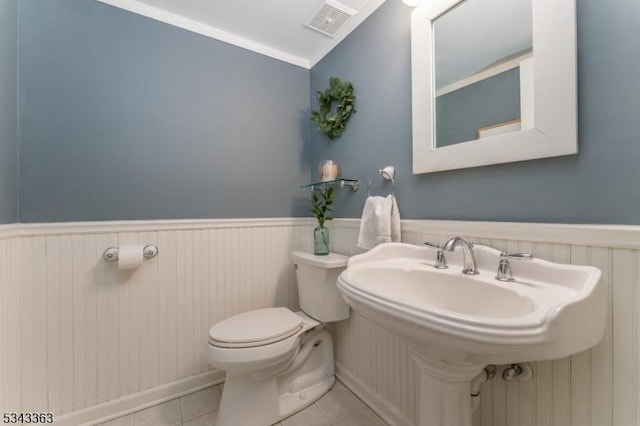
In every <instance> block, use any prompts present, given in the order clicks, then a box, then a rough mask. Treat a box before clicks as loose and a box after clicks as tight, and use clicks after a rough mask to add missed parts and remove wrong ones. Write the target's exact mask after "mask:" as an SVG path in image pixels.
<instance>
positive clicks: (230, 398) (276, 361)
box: [207, 252, 349, 426]
mask: <svg viewBox="0 0 640 426" xmlns="http://www.w3.org/2000/svg"><path fill="white" fill-rule="evenodd" d="M291 257H292V260H293V262H294V264H295V266H296V277H297V281H298V297H299V300H300V307H301V308H302V311H299V312H293V311H291V310H289V309H287V308H284V307H276V308H266V309H259V310H255V311H249V312H244V313H241V314H238V315H235V316H232V317H230V318H227V319H225V320H223V321H221V322H219V323H216V324H214V325H213V327H211V329H210V330H209V344H208V349H207V359H208V361H209V364H210V365H212V366H213V367H216V368H219V369H221V370H224V371H225V372H226V381H225V385H224V389H223V392H222V399H221V401H220V407H219V409H218V416H217V420H216V425H217V426H238V425H242V426H268V425H271V424H273V423H276V422H278V421H279V420H281V419H283V418H285V417H288V416H290V415H291V414H293V413H295V412H297V411H299V410H301V409H303V408H305V407H306V406H308V405H310V404H312V403H313V402H314V401H316V400H317V399H318V398H320V397H321V396H322V395H324V394H325V393H326V392H327V391H328V390H329V389H331V387H332V386H333V384H334V382H335V376H334V372H335V368H334V357H333V342H332V339H331V335H330V333H329V332H328V331H327V330H326V327H325V323H326V322H330V321H340V320H343V319H347V318H348V317H349V308H348V306H347V305H346V303H345V302H344V300H343V299H342V297H341V296H340V295H339V293H338V290H337V286H336V280H337V277H338V275H339V274H340V272H342V271H343V270H344V268H345V267H346V264H347V259H348V258H347V257H346V256H342V255H339V254H335V253H330V254H329V255H328V256H314V255H312V254H309V253H304V252H293V253H292V255H291Z"/></svg>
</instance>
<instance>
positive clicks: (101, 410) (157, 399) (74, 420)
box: [55, 370, 224, 426]
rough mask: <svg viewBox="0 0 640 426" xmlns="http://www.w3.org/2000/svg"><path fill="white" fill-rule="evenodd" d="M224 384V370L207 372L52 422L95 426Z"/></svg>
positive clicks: (73, 413) (58, 424)
mask: <svg viewBox="0 0 640 426" xmlns="http://www.w3.org/2000/svg"><path fill="white" fill-rule="evenodd" d="M223 381H224V372H223V371H220V370H213V371H208V372H206V373H203V374H200V375H198V376H193V377H189V378H188V379H185V380H180V381H178V382H174V383H170V384H168V385H164V386H158V387H156V388H153V389H149V390H147V391H143V392H138V393H135V394H132V395H128V396H125V397H124V398H119V399H116V400H114V401H109V402H105V403H104V404H99V405H94V406H92V407H89V408H86V409H84V410H78V411H74V412H72V413H69V414H65V415H63V416H60V417H57V418H56V421H55V423H56V425H57V426H75V425H83V426H90V425H97V424H100V423H103V422H106V421H109V420H113V419H116V418H118V417H122V416H125V415H127V414H131V413H134V412H136V411H139V410H143V409H145V408H149V407H153V406H154V405H158V404H162V403H163V402H166V401H170V400H172V399H175V398H179V397H181V396H184V395H188V394H190V393H192V392H197V391H199V390H201V389H204V388H207V387H209V386H212V385H215V384H218V383H222V382H223Z"/></svg>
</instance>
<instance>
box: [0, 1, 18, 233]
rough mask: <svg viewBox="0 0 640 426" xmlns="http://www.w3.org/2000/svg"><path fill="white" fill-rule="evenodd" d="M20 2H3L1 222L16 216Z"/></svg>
mask: <svg viewBox="0 0 640 426" xmlns="http://www.w3.org/2000/svg"><path fill="white" fill-rule="evenodd" d="M17 8H18V3H17V0H2V1H0V223H13V222H15V221H16V214H17V211H18V209H17V206H16V204H17V201H18V197H17V182H16V179H17V167H18V163H17V153H16V152H17V144H18V135H17V118H16V114H17V111H16V108H17V106H16V100H17V96H16V88H17V84H18V60H17V58H18V56H17V55H18V52H17V36H18V12H17Z"/></svg>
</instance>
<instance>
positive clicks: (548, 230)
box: [330, 219, 640, 249]
mask: <svg viewBox="0 0 640 426" xmlns="http://www.w3.org/2000/svg"><path fill="white" fill-rule="evenodd" d="M330 226H332V227H336V226H337V227H340V226H342V227H349V228H353V227H355V228H358V227H359V226H360V219H336V220H334V221H333V222H332V224H331V225H330ZM402 231H403V232H424V233H433V234H441V233H443V232H444V233H446V234H448V235H461V236H467V237H476V238H494V239H496V238H497V239H505V240H516V241H535V242H546V243H561V244H575V245H584V246H595V247H613V248H623V249H640V226H638V225H598V224H562V223H526V222H474V221H457V220H403V221H402Z"/></svg>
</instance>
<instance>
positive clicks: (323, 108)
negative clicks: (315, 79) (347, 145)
mask: <svg viewBox="0 0 640 426" xmlns="http://www.w3.org/2000/svg"><path fill="white" fill-rule="evenodd" d="M316 97H317V99H318V109H317V110H314V111H311V121H313V122H315V123H317V124H318V130H320V131H321V132H322V133H324V134H325V135H327V136H328V137H329V139H337V138H339V137H340V136H341V135H342V133H343V132H344V129H345V126H346V125H347V121H348V120H349V117H351V114H353V113H355V112H356V107H355V102H356V96H355V95H354V94H353V84H351V83H350V82H348V81H345V82H342V81H341V80H340V79H339V78H338V77H330V78H329V88H328V89H327V90H325V91H324V92H316ZM334 103H335V110H334V108H333V105H334Z"/></svg>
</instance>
